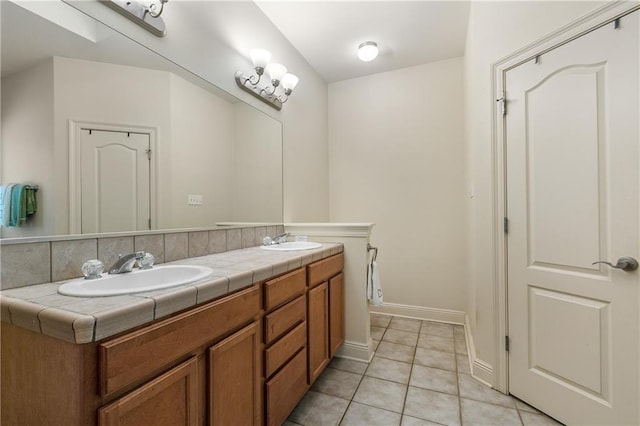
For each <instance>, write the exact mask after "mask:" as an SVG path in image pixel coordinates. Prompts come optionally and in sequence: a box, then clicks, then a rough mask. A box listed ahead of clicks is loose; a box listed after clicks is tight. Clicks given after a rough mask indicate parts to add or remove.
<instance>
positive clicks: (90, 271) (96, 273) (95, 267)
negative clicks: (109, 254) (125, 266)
mask: <svg viewBox="0 0 640 426" xmlns="http://www.w3.org/2000/svg"><path fill="white" fill-rule="evenodd" d="M103 272H104V264H103V263H102V262H100V261H99V260H98V259H92V260H87V261H86V262H84V264H83V265H82V275H84V279H85V280H93V279H96V278H100V277H101V276H102V275H101V274H102V273H103Z"/></svg>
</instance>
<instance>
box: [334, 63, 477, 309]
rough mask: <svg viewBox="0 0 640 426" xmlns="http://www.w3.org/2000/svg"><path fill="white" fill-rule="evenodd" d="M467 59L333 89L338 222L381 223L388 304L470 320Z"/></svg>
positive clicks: (378, 235)
mask: <svg viewBox="0 0 640 426" xmlns="http://www.w3.org/2000/svg"><path fill="white" fill-rule="evenodd" d="M462 64H463V62H462V58H455V59H451V60H446V61H441V62H434V63H430V64H426V65H420V66H415V67H410V68H405V69H400V70H397V71H391V72H386V73H381V74H375V75H371V76H367V77H362V78H356V79H352V80H346V81H342V82H338V83H332V84H330V85H329V152H330V159H329V164H330V178H329V181H330V204H331V221H332V222H366V221H370V222H374V223H375V224H376V226H375V232H373V234H372V237H371V243H372V244H373V245H376V246H378V247H379V249H380V252H379V257H378V260H379V271H380V280H381V283H382V287H383V290H384V300H385V302H387V303H394V304H402V305H410V306H420V307H430V308H439V309H447V310H458V311H462V310H464V309H465V305H466V300H465V292H466V280H467V262H466V259H465V258H464V254H465V251H466V244H467V243H466V238H467V237H466V231H467V229H466V214H465V196H466V195H465V181H466V170H465V147H464V138H463V122H464V121H463V115H462V113H463V90H462V86H463V79H462Z"/></svg>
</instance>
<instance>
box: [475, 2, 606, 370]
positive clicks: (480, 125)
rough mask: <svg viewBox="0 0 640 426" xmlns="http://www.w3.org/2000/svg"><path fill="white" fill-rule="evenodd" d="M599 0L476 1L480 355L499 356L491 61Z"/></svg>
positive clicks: (492, 362)
mask: <svg viewBox="0 0 640 426" xmlns="http://www.w3.org/2000/svg"><path fill="white" fill-rule="evenodd" d="M598 5H601V3H594V2H552V1H540V2H472V3H471V9H470V14H469V29H468V32H467V44H466V53H465V63H464V83H465V111H466V113H465V116H466V139H467V144H468V153H467V163H468V164H467V168H468V170H469V173H470V174H469V183H468V185H469V187H473V188H474V197H473V198H472V199H470V201H469V204H468V206H467V208H468V211H469V223H470V238H471V241H470V246H469V259H470V262H471V267H470V270H469V272H470V273H469V275H468V281H469V289H468V292H467V309H466V311H467V314H468V316H469V320H470V325H471V332H472V335H473V337H474V343H475V348H476V356H477V358H478V359H480V360H481V361H483V362H484V363H486V364H487V365H488V366H489V367H491V368H493V367H495V362H496V349H497V348H496V346H497V343H496V342H497V337H498V336H496V333H497V331H496V324H495V320H496V318H495V313H496V309H498V307H497V306H496V305H495V296H496V294H495V285H496V283H495V270H494V268H495V264H496V258H495V253H494V245H493V244H494V242H493V240H494V235H495V231H494V221H493V220H494V218H493V203H494V196H495V194H494V193H493V187H492V179H493V173H494V165H493V156H492V155H493V154H492V152H493V151H492V143H493V140H492V109H493V108H496V103H495V99H496V96H495V94H494V93H491V66H492V64H494V63H496V62H498V61H499V60H500V59H502V58H504V57H506V56H507V55H509V54H511V53H513V52H515V51H516V50H519V49H520V48H523V47H525V46H526V45H527V44H530V43H533V42H534V41H536V40H538V39H540V38H541V37H543V36H544V35H546V34H548V33H550V32H552V31H554V30H557V29H559V28H560V27H562V26H564V25H566V24H568V23H570V22H571V21H573V20H574V19H576V18H578V17H580V16H582V15H584V14H585V13H587V12H589V11H591V10H593V9H595V8H596V7H598Z"/></svg>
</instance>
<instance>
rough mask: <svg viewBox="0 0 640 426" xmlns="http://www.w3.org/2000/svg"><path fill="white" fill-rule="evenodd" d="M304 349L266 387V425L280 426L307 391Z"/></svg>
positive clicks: (305, 354)
mask: <svg viewBox="0 0 640 426" xmlns="http://www.w3.org/2000/svg"><path fill="white" fill-rule="evenodd" d="M306 367H307V352H306V350H305V349H303V350H301V351H300V352H298V354H297V355H296V356H295V357H294V358H293V359H292V360H291V361H290V362H289V363H288V364H287V365H286V366H285V367H284V368H283V369H282V370H280V372H279V373H278V374H276V375H275V376H273V379H271V380H269V381H268V382H267V385H266V405H267V425H269V426H271V425H281V424H282V423H283V422H284V421H285V420H286V419H287V416H289V413H291V411H292V410H293V409H294V408H295V406H296V404H297V403H298V401H300V400H301V399H302V396H303V395H304V393H305V392H306V391H307V368H306Z"/></svg>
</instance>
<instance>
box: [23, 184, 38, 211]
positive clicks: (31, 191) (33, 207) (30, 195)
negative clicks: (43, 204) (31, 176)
mask: <svg viewBox="0 0 640 426" xmlns="http://www.w3.org/2000/svg"><path fill="white" fill-rule="evenodd" d="M25 191H26V192H25V198H26V203H27V209H26V213H27V216H31V215H32V214H35V212H36V211H37V210H38V205H37V203H36V189H35V188H33V187H31V186H28V187H26V188H25Z"/></svg>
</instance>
